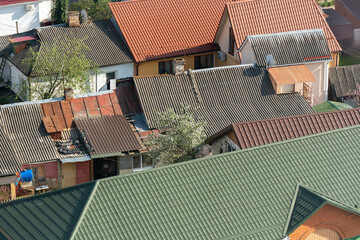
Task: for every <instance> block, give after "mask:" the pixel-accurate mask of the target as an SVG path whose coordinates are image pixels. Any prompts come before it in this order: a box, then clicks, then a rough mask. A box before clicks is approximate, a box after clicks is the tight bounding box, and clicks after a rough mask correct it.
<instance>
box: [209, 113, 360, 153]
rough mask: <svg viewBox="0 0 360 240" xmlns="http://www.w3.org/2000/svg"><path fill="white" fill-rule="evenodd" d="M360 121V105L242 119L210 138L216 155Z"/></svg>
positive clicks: (329, 129)
mask: <svg viewBox="0 0 360 240" xmlns="http://www.w3.org/2000/svg"><path fill="white" fill-rule="evenodd" d="M358 124H360V108H351V109H346V110H340V111H331V112H321V113H313V114H306V115H298V116H290V117H282V118H272V119H264V120H259V121H249V122H240V123H234V124H231V125H229V126H228V127H226V128H224V129H222V130H221V131H219V132H217V133H215V134H214V135H212V136H210V137H209V138H207V139H206V141H205V142H206V143H207V144H210V145H211V146H212V149H213V151H212V153H213V154H214V155H216V154H220V153H226V152H231V151H236V150H240V149H246V148H250V147H256V146H261V145H264V144H269V143H276V142H280V141H285V140H289V139H294V138H299V137H302V136H307V135H311V134H316V133H321V132H326V131H331V130H335V129H339V128H345V127H350V126H355V125H358Z"/></svg>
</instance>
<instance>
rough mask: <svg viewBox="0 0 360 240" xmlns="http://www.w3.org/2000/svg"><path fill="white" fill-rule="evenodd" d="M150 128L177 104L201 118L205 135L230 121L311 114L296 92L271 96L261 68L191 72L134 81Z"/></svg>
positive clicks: (221, 127) (224, 68) (229, 68)
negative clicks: (203, 122) (161, 113)
mask: <svg viewBox="0 0 360 240" xmlns="http://www.w3.org/2000/svg"><path fill="white" fill-rule="evenodd" d="M134 81H135V85H136V88H137V90H138V94H139V98H140V102H141V104H142V108H143V110H144V114H145V117H146V120H147V123H148V125H149V127H150V128H157V129H158V128H160V127H161V126H158V125H157V124H156V122H157V118H158V114H157V113H158V112H163V111H165V110H167V109H169V108H173V109H174V110H175V112H177V113H180V112H181V109H182V105H181V103H184V104H186V105H189V106H190V108H191V109H192V110H193V111H194V115H195V117H196V118H197V119H204V120H206V121H207V123H208V125H207V126H206V127H205V128H206V132H207V135H208V136H210V135H212V134H214V133H216V132H218V131H220V130H221V129H223V128H224V127H226V126H228V125H230V124H232V123H234V122H245V121H254V120H261V119H267V118H274V117H285V116H292V115H301V114H308V113H314V111H313V109H312V108H311V107H310V105H309V104H308V103H307V102H306V100H305V99H304V98H303V97H302V96H300V95H299V94H298V93H293V94H281V95H276V94H275V91H274V88H273V86H272V84H271V82H270V79H269V76H268V74H267V71H266V69H264V68H259V67H255V66H252V65H246V66H244V65H242V66H232V67H223V68H212V69H206V70H196V71H193V72H192V73H191V74H190V75H189V74H186V73H185V74H182V75H179V76H175V75H161V76H154V77H136V78H134Z"/></svg>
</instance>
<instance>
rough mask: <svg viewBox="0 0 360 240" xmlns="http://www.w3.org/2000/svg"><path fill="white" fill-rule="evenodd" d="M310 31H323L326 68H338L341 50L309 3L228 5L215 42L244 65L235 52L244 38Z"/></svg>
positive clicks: (266, 0)
mask: <svg viewBox="0 0 360 240" xmlns="http://www.w3.org/2000/svg"><path fill="white" fill-rule="evenodd" d="M314 29H323V31H324V34H325V38H326V40H327V42H328V45H329V49H330V52H331V56H332V59H333V61H332V62H331V63H330V64H329V66H330V67H332V66H338V62H339V54H340V52H341V50H342V49H341V47H340V45H339V43H338V42H337V41H336V38H335V36H334V34H333V33H332V32H331V29H330V27H329V25H328V24H327V23H326V20H325V18H324V16H323V14H322V12H321V9H320V7H319V6H318V5H317V4H316V2H315V1H313V0H301V1H300V2H299V1H298V0H253V1H232V2H229V3H227V4H226V7H225V10H224V13H223V15H222V19H221V22H220V25H219V28H218V30H217V33H216V36H215V42H216V43H218V44H219V46H220V49H221V51H222V52H223V53H225V54H226V56H230V57H235V58H236V59H237V60H238V61H240V62H241V63H244V58H246V56H243V55H244V54H241V53H239V49H240V48H241V46H242V45H243V44H244V41H245V40H246V37H248V36H254V35H263V34H272V33H285V32H293V31H301V30H314ZM282 47H283V48H285V46H282ZM315 51H316V50H315ZM291 55H292V52H290V54H289V53H287V54H286V56H289V57H291ZM317 57H322V56H317Z"/></svg>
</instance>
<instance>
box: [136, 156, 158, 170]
mask: <svg viewBox="0 0 360 240" xmlns="http://www.w3.org/2000/svg"><path fill="white" fill-rule="evenodd" d="M152 167H153V162H152V161H151V160H150V158H148V157H147V156H143V155H141V156H136V157H133V171H135V172H136V171H141V170H145V169H149V168H152Z"/></svg>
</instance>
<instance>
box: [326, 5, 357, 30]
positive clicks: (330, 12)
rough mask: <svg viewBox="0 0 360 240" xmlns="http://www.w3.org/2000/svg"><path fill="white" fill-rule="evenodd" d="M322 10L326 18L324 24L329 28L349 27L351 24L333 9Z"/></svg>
mask: <svg viewBox="0 0 360 240" xmlns="http://www.w3.org/2000/svg"><path fill="white" fill-rule="evenodd" d="M322 10H323V12H324V13H325V14H326V15H327V16H328V17H327V18H326V22H327V23H328V24H329V26H330V27H336V26H345V25H350V26H351V22H349V21H348V20H347V19H346V18H345V17H343V15H341V14H340V13H339V12H337V11H336V10H335V9H333V8H323V9H322Z"/></svg>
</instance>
